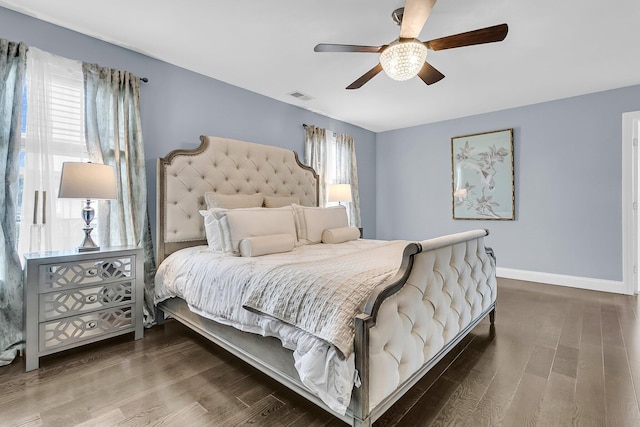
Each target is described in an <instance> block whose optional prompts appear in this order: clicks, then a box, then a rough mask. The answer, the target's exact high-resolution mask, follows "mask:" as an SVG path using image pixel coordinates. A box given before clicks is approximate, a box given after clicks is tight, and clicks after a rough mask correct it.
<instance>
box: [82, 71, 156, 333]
mask: <svg viewBox="0 0 640 427" xmlns="http://www.w3.org/2000/svg"><path fill="white" fill-rule="evenodd" d="M82 68H83V72H84V76H85V111H86V115H85V120H86V136H87V146H88V148H89V156H90V157H91V158H92V160H93V161H95V162H100V163H104V164H106V165H112V166H114V167H115V169H116V177H117V179H116V187H117V194H118V199H117V200H112V201H101V202H100V204H99V209H98V221H99V223H100V227H99V229H100V231H99V233H100V235H99V236H98V237H99V239H100V242H101V243H102V244H103V245H104V246H122V245H134V246H138V247H141V248H143V249H144V271H145V277H144V279H145V280H144V282H145V293H144V297H145V298H144V324H145V326H150V325H151V324H153V322H154V321H155V308H154V304H153V298H154V290H153V286H154V285H153V279H154V275H155V262H154V259H153V245H152V242H151V230H150V227H149V216H148V214H147V181H146V173H145V159H144V147H143V144H142V127H141V121H140V79H139V78H138V77H136V76H134V75H133V74H131V73H129V72H127V71H118V70H113V69H110V68H105V67H100V66H98V65H97V64H86V63H85V64H83V67H82ZM103 225H105V226H103Z"/></svg>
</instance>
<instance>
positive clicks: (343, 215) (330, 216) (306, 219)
mask: <svg viewBox="0 0 640 427" xmlns="http://www.w3.org/2000/svg"><path fill="white" fill-rule="evenodd" d="M293 208H294V210H295V212H296V229H297V232H298V241H300V242H301V243H305V244H315V243H320V242H321V241H322V232H323V231H324V230H327V229H330V228H340V227H348V226H349V220H348V218H347V210H346V208H345V207H344V206H332V207H329V208H317V207H308V206H300V205H293Z"/></svg>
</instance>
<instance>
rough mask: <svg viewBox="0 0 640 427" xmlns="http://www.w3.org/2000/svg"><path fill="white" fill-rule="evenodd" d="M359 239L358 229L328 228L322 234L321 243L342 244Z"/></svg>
mask: <svg viewBox="0 0 640 427" xmlns="http://www.w3.org/2000/svg"><path fill="white" fill-rule="evenodd" d="M359 238H360V229H359V228H358V227H340V228H330V229H328V230H324V231H323V232H322V243H343V242H348V241H349V240H356V239H359Z"/></svg>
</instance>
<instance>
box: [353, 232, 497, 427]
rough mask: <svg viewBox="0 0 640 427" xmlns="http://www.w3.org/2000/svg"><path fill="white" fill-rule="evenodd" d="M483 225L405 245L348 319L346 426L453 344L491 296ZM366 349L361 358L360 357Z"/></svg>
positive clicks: (361, 419) (366, 418) (486, 308)
mask: <svg viewBox="0 0 640 427" xmlns="http://www.w3.org/2000/svg"><path fill="white" fill-rule="evenodd" d="M487 234H488V231H487V230H475V231H470V232H466V233H459V234H453V235H449V236H444V237H439V238H436V239H431V240H425V241H422V242H417V243H413V244H410V245H409V246H407V248H406V249H405V252H404V256H403V261H402V266H401V268H400V270H399V271H398V273H397V275H396V277H394V278H393V279H392V280H391V281H390V282H389V283H385V284H383V285H381V286H379V287H378V288H377V289H376V291H375V292H374V293H373V294H372V295H371V297H370V298H369V300H368V302H367V305H366V307H365V310H364V312H363V313H362V314H360V315H359V316H357V318H356V343H355V348H356V368H357V370H358V372H359V375H360V379H361V382H362V385H361V387H359V388H356V389H354V395H353V400H354V401H353V402H352V403H353V406H352V407H353V411H354V415H355V420H354V424H356V425H357V424H360V425H370V423H371V422H372V421H373V420H375V419H376V418H378V417H379V416H380V415H381V414H382V413H384V411H385V410H386V409H388V408H389V406H391V404H393V403H394V402H395V401H396V400H397V399H399V398H400V396H402V394H404V392H405V391H406V390H408V389H409V388H410V387H411V386H412V385H413V384H415V383H416V382H417V381H418V380H419V379H420V378H421V377H422V376H423V375H424V374H425V373H426V372H427V371H428V370H429V369H430V368H431V367H432V366H433V365H435V364H436V363H437V362H438V361H439V360H440V359H441V358H442V356H444V355H445V354H446V353H447V351H448V350H450V349H451V348H453V346H455V345H456V344H457V343H458V342H459V341H460V340H461V339H462V338H463V337H464V336H465V335H466V334H467V333H468V332H469V331H470V330H471V329H472V328H473V327H474V326H475V325H476V324H477V323H479V322H480V321H481V320H482V319H483V318H484V317H485V316H486V315H487V314H489V313H493V310H494V309H495V300H496V292H497V286H496V274H495V259H494V257H493V252H492V251H491V250H490V249H487V248H485V247H484V237H485V236H486V235H487ZM367 353H368V356H367Z"/></svg>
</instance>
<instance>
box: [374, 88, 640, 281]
mask: <svg viewBox="0 0 640 427" xmlns="http://www.w3.org/2000/svg"><path fill="white" fill-rule="evenodd" d="M637 110H640V86H631V87H627V88H622V89H616V90H610V91H606V92H600V93H594V94H589V95H584V96H578V97H574V98H568V99H562V100H558V101H552V102H546V103H542V104H536V105H529V106H525V107H521V108H513V109H509V110H504V111H499V112H494V113H487V114H481V115H477V116H472V117H465V118H461V119H456V120H449V121H444V122H439V123H433V124H427V125H423V126H417V127H412V128H406V129H400V130H395V131H389V132H384V133H380V134H378V135H377V142H376V146H377V159H378V160H377V161H378V166H377V175H376V193H377V205H376V206H377V229H376V232H377V237H378V238H381V239H412V240H413V239H424V238H429V237H434V236H438V235H441V234H445V233H452V232H458V231H463V230H467V229H471V228H488V229H489V230H490V232H491V234H490V236H489V238H488V244H489V245H491V246H493V248H494V250H495V252H496V254H497V256H498V265H499V266H500V267H506V268H512V269H518V270H527V271H535V272H544V273H556V274H565V275H571V276H578V277H588V278H597V279H608V280H616V281H620V280H622V210H621V203H622V190H621V188H622V186H621V183H622V173H621V165H622V157H621V156H622V113H624V112H628V111H637ZM507 128H513V129H514V147H515V148H514V151H515V183H516V184H515V185H516V188H515V190H516V220H515V221H460V220H458V221H454V220H453V219H452V208H451V137H454V136H460V135H468V134H473V133H479V132H485V131H492V130H500V129H507Z"/></svg>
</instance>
